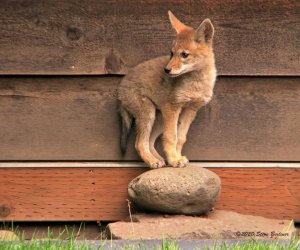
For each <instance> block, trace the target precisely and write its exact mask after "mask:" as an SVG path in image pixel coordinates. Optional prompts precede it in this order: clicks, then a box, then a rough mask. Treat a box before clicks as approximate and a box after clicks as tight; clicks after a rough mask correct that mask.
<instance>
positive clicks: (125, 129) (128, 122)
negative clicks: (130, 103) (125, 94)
mask: <svg viewBox="0 0 300 250" xmlns="http://www.w3.org/2000/svg"><path fill="white" fill-rule="evenodd" d="M119 112H120V115H121V126H122V131H121V152H122V155H124V154H125V152H126V146H127V141H128V137H129V132H130V129H131V126H132V121H133V117H132V115H131V114H129V112H128V111H127V110H126V109H125V108H124V107H123V106H122V105H121V103H120V102H119Z"/></svg>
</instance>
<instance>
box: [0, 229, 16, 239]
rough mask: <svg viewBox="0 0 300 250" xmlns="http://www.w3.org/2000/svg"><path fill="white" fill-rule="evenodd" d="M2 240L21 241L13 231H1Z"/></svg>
mask: <svg viewBox="0 0 300 250" xmlns="http://www.w3.org/2000/svg"><path fill="white" fill-rule="evenodd" d="M0 240H9V241H12V240H19V237H18V236H17V235H16V234H15V233H14V232H12V231H9V230H0Z"/></svg>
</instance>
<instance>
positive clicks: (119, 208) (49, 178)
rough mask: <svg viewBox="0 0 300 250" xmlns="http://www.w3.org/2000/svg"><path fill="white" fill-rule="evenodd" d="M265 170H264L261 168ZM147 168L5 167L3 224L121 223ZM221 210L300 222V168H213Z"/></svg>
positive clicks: (1, 175)
mask: <svg viewBox="0 0 300 250" xmlns="http://www.w3.org/2000/svg"><path fill="white" fill-rule="evenodd" d="M262 166H263V165H262ZM146 170H147V169H145V168H8V169H5V168H0V190H1V193H0V220H1V221H12V220H13V221H45V220H48V221H50V220H53V221H60V220H63V221H66V220H72V221H76V220H80V221H88V220H120V219H124V218H125V217H127V216H128V215H129V214H128V207H127V201H126V199H127V185H128V183H129V182H130V181H131V179H133V178H134V177H136V176H137V175H139V174H141V173H142V172H144V171H146ZM211 170H212V171H214V172H216V173H217V174H218V175H219V176H220V177H221V181H222V193H221V199H220V201H219V202H218V203H217V205H216V209H224V210H231V211H236V212H240V213H244V214H252V215H261V216H265V217H269V218H277V219H294V220H298V221H299V220H300V213H299V211H300V196H299V194H300V185H299V178H300V169H288V168H285V169H280V168H254V169H253V168H211Z"/></svg>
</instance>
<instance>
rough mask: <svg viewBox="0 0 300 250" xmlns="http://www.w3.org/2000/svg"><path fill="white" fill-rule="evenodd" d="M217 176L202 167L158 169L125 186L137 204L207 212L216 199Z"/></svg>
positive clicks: (180, 211) (156, 208)
mask: <svg viewBox="0 0 300 250" xmlns="http://www.w3.org/2000/svg"><path fill="white" fill-rule="evenodd" d="M220 190H221V181H220V178H219V177H218V176H217V175H216V174H215V173H213V172H212V171H209V170H207V169H205V168H201V167H191V166H189V167H186V168H160V169H155V170H150V171H147V172H145V173H143V174H141V175H140V176H138V177H136V178H135V179H133V180H132V181H131V182H130V183H129V185H128V195H129V198H130V199H131V200H132V201H133V202H134V203H135V204H137V205H138V206H139V207H141V208H143V209H146V210H150V211H157V212H163V213H172V214H186V215H191V214H198V215H199V214H206V213H208V212H209V211H210V210H211V209H212V207H213V206H214V204H215V203H216V202H217V201H218V198H219V194H220Z"/></svg>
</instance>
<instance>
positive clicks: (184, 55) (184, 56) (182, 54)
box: [180, 52, 189, 58]
mask: <svg viewBox="0 0 300 250" xmlns="http://www.w3.org/2000/svg"><path fill="white" fill-rule="evenodd" d="M180 56H181V57H182V58H187V57H188V56H189V54H188V53H185V52H181V54H180Z"/></svg>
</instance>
